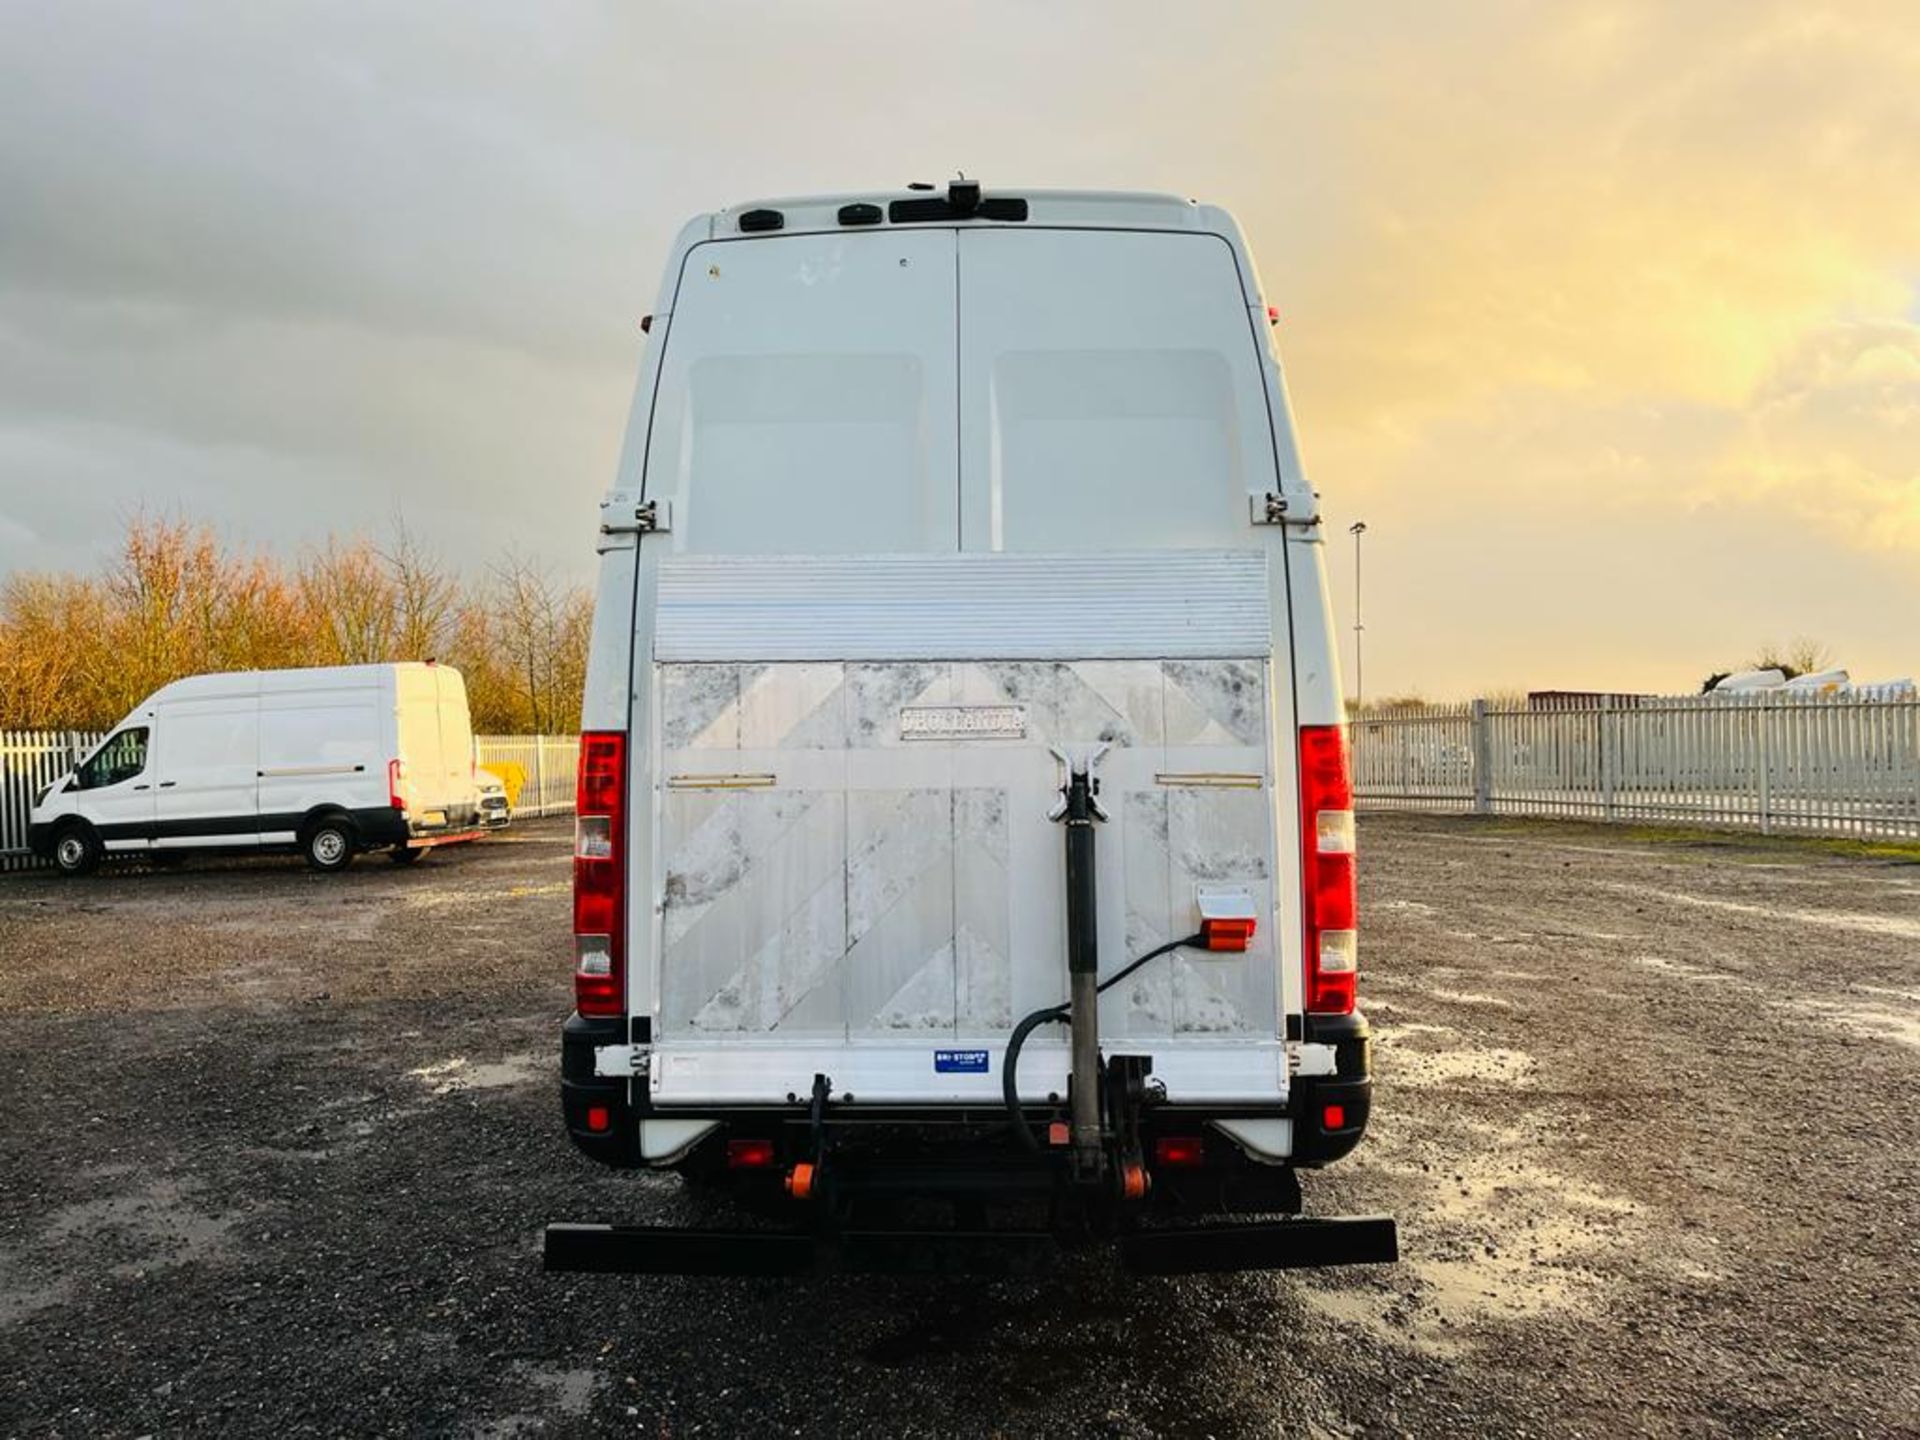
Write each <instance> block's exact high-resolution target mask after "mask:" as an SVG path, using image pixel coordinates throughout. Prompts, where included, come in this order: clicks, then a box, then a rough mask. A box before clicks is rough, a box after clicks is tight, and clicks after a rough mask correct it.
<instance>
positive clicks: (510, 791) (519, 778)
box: [480, 760, 527, 810]
mask: <svg viewBox="0 0 1920 1440" xmlns="http://www.w3.org/2000/svg"><path fill="white" fill-rule="evenodd" d="M480 768H481V769H482V770H485V771H486V772H487V773H488V774H489V775H493V776H495V777H497V778H498V779H499V781H500V783H501V784H502V785H504V786H505V787H506V790H507V805H508V807H509V808H511V809H514V810H518V809H519V808H520V791H521V790H522V789H523V788H524V787H525V785H526V783H527V767H526V766H524V765H522V764H521V763H520V762H519V761H517V760H495V761H491V762H489V763H488V764H485V765H482V766H481V767H480Z"/></svg>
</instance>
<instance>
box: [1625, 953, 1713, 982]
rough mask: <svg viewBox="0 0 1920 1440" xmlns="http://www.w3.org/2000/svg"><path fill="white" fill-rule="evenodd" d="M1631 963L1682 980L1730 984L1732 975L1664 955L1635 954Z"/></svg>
mask: <svg viewBox="0 0 1920 1440" xmlns="http://www.w3.org/2000/svg"><path fill="white" fill-rule="evenodd" d="M1633 963H1634V964H1636V965H1644V966H1645V967H1646V968H1647V969H1649V970H1656V971H1658V972H1660V973H1661V974H1662V975H1674V976H1678V977H1679V978H1680V979H1682V980H1698V981H1706V982H1709V983H1713V984H1723V985H1724V984H1731V983H1733V978H1734V977H1733V976H1731V975H1724V974H1722V973H1721V972H1720V971H1718V970H1703V969H1701V968H1700V967H1699V966H1698V965H1689V964H1687V962H1686V961H1684V960H1672V959H1669V958H1668V957H1667V956H1665V955H1636V956H1634V957H1633Z"/></svg>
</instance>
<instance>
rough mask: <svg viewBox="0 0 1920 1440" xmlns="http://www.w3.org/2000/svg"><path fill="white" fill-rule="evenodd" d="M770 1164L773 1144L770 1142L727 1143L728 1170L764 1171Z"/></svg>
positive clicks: (735, 1141) (738, 1141) (742, 1141)
mask: <svg viewBox="0 0 1920 1440" xmlns="http://www.w3.org/2000/svg"><path fill="white" fill-rule="evenodd" d="M771 1164H773V1142H772V1141H771V1140H729V1141H727V1168H728V1169H730V1170H764V1169H766V1167H767V1166H769V1165H771Z"/></svg>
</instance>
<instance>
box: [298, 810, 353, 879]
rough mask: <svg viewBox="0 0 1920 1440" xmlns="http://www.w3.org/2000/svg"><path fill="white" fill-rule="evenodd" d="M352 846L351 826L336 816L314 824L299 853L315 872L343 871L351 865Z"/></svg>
mask: <svg viewBox="0 0 1920 1440" xmlns="http://www.w3.org/2000/svg"><path fill="white" fill-rule="evenodd" d="M353 846H354V835H353V826H352V825H351V824H349V823H348V822H347V821H346V820H343V819H341V818H340V817H339V816H337V815H336V816H329V817H328V818H327V819H325V820H320V821H317V822H315V824H314V826H313V828H312V829H310V830H309V831H307V838H306V841H305V843H304V844H303V845H302V846H301V853H302V854H304V855H305V856H306V857H307V864H308V865H310V866H312V867H313V868H314V869H315V870H319V871H323V872H327V871H334V870H344V869H346V868H347V866H349V865H351V864H352V863H353Z"/></svg>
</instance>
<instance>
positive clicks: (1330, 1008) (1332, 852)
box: [1300, 725, 1359, 1015]
mask: <svg viewBox="0 0 1920 1440" xmlns="http://www.w3.org/2000/svg"><path fill="white" fill-rule="evenodd" d="M1300 815H1301V826H1300V833H1301V836H1302V839H1303V841H1304V843H1303V845H1302V854H1301V857H1300V863H1301V870H1300V888H1301V911H1302V914H1303V915H1304V917H1305V925H1306V941H1307V1012H1308V1013H1309V1014H1313V1015H1347V1014H1351V1013H1352V1011H1353V1001H1354V985H1355V980H1356V978H1357V975H1358V966H1359V953H1358V943H1357V932H1356V930H1355V919H1356V915H1357V912H1358V892H1357V889H1356V881H1355V873H1354V835H1353V771H1352V769H1351V767H1350V765H1349V763H1348V759H1347V732H1346V727H1345V726H1341V725H1303V726H1302V727H1301V728H1300Z"/></svg>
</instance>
